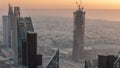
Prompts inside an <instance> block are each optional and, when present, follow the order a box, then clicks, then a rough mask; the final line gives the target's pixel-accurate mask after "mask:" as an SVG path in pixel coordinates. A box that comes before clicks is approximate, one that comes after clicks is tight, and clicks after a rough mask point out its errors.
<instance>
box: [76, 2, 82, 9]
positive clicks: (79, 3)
mask: <svg viewBox="0 0 120 68" xmlns="http://www.w3.org/2000/svg"><path fill="white" fill-rule="evenodd" d="M76 4H77V6H78V8H79V9H81V7H82V0H79V2H78V1H76Z"/></svg>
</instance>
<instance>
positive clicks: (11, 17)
mask: <svg viewBox="0 0 120 68" xmlns="http://www.w3.org/2000/svg"><path fill="white" fill-rule="evenodd" d="M13 23H14V13H13V8H12V6H11V5H10V4H9V10H8V44H9V47H12V42H11V41H12V35H11V34H12V33H11V30H12V28H13V27H14V26H13Z"/></svg>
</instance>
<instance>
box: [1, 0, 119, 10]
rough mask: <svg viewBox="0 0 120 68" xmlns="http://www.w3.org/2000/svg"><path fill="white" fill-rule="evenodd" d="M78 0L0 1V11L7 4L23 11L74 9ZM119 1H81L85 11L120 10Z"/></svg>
mask: <svg viewBox="0 0 120 68" xmlns="http://www.w3.org/2000/svg"><path fill="white" fill-rule="evenodd" d="M75 1H79V0H59V1H58V0H36V1H34V0H29V1H27V0H0V9H7V8H6V7H7V4H8V3H11V4H13V5H18V6H20V7H22V8H23V9H74V8H76V4H75ZM119 3H120V0H83V1H82V4H84V5H83V6H84V7H85V9H120V7H119V6H120V4H119Z"/></svg>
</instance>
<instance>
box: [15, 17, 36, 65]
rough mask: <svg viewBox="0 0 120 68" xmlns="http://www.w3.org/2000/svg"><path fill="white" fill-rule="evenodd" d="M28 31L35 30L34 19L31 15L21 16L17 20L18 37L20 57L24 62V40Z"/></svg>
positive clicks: (20, 62) (20, 60) (20, 61)
mask: <svg viewBox="0 0 120 68" xmlns="http://www.w3.org/2000/svg"><path fill="white" fill-rule="evenodd" d="M27 31H32V32H34V29H33V25H32V20H31V18H30V17H25V18H23V17H20V18H18V20H17V39H18V59H19V64H22V40H23V39H26V33H27Z"/></svg>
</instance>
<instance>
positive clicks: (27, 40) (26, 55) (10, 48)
mask: <svg viewBox="0 0 120 68" xmlns="http://www.w3.org/2000/svg"><path fill="white" fill-rule="evenodd" d="M2 19H3V47H2V49H1V52H2V53H3V55H4V56H5V57H6V56H7V57H8V59H5V60H3V61H0V63H1V64H0V67H1V66H3V68H59V50H56V51H55V54H54V55H53V56H52V57H51V59H50V61H49V62H48V64H47V65H46V67H43V66H42V62H43V61H42V55H41V54H37V33H35V32H34V28H33V24H32V20H31V17H21V14H20V8H19V7H16V6H15V7H14V9H13V7H12V6H11V5H10V4H9V10H8V15H5V16H3V17H2Z"/></svg>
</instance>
